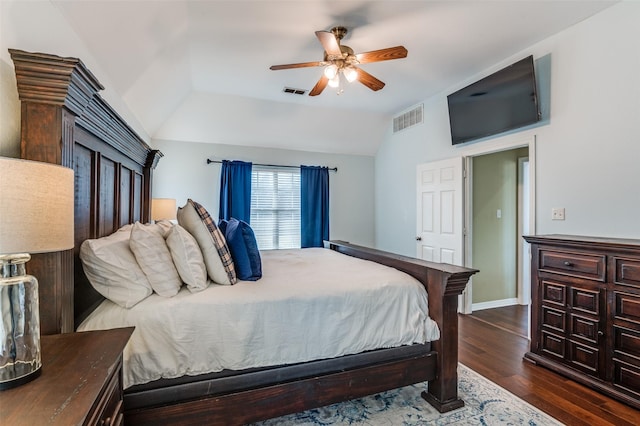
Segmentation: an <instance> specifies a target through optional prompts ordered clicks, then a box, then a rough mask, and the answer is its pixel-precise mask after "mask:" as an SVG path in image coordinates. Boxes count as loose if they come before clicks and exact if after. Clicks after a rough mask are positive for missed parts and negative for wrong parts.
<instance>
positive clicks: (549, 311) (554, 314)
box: [541, 306, 567, 333]
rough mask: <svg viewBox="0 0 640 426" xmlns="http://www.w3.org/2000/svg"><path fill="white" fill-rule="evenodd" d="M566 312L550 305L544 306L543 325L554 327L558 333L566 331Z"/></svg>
mask: <svg viewBox="0 0 640 426" xmlns="http://www.w3.org/2000/svg"><path fill="white" fill-rule="evenodd" d="M565 317H566V316H565V313H564V311H561V310H559V309H554V308H552V307H549V306H543V307H542V318H541V319H542V326H543V327H549V328H552V329H554V330H555V331H556V332H558V333H564V332H565V330H566V329H567V324H566V320H565Z"/></svg>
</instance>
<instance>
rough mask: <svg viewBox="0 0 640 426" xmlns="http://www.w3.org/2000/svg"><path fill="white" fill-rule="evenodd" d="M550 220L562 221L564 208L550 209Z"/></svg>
mask: <svg viewBox="0 0 640 426" xmlns="http://www.w3.org/2000/svg"><path fill="white" fill-rule="evenodd" d="M551 220H564V207H554V208H552V209H551Z"/></svg>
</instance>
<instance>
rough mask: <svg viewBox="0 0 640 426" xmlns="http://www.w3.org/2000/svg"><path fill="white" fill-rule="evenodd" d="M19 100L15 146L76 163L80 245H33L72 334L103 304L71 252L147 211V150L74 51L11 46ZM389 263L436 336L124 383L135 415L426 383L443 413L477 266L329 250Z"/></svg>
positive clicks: (283, 406) (156, 417)
mask: <svg viewBox="0 0 640 426" xmlns="http://www.w3.org/2000/svg"><path fill="white" fill-rule="evenodd" d="M10 54H11V57H12V59H13V62H14V66H15V72H16V80H17V86H18V94H19V97H20V100H21V112H22V128H21V155H22V157H23V158H27V159H31V160H39V161H46V162H51V163H56V164H61V165H64V166H67V167H70V168H73V169H74V171H75V247H74V249H72V250H69V251H65V252H58V253H50V254H39V255H34V256H33V259H32V261H31V262H30V264H29V268H30V271H31V273H33V274H34V275H36V276H38V277H39V280H40V300H41V301H42V303H41V306H40V310H41V331H42V333H43V334H55V333H60V332H63V333H64V332H74V331H75V330H76V327H77V326H78V325H80V324H81V323H82V322H83V321H84V320H85V319H87V318H88V317H90V316H91V314H92V312H94V311H95V310H96V309H97V308H98V306H100V305H101V304H102V302H103V297H102V296H101V295H100V294H99V293H97V292H96V291H95V290H94V289H93V288H92V286H91V285H90V284H89V282H88V280H87V277H86V275H85V273H84V271H83V269H82V265H81V262H80V260H79V259H78V255H79V250H80V245H81V244H82V242H83V241H85V240H87V239H95V238H100V237H103V236H107V235H109V234H111V233H113V232H114V231H116V230H117V229H118V228H120V227H121V226H123V225H126V224H128V223H133V222H135V221H141V222H147V221H148V220H149V218H150V200H151V186H152V178H153V169H154V168H155V166H156V164H157V162H158V161H159V160H160V158H161V157H162V153H160V152H159V151H157V150H153V149H151V148H150V147H149V146H148V145H147V144H146V143H145V142H144V141H143V140H142V139H141V138H140V137H139V136H138V135H137V134H136V132H135V131H134V130H133V129H132V127H131V126H129V125H128V124H127V123H126V122H125V121H124V120H123V119H122V118H121V117H120V116H119V115H118V114H117V113H116V112H115V110H114V109H113V108H112V107H111V106H110V105H109V104H108V103H107V102H106V101H105V100H104V99H103V98H102V97H101V96H100V95H99V94H98V92H99V91H100V90H102V89H103V87H102V85H101V84H100V82H99V81H98V80H97V78H96V77H95V76H94V75H93V74H92V73H91V72H90V71H89V70H88V69H87V68H86V66H85V65H84V64H83V63H82V61H80V60H79V59H77V58H64V57H59V56H56V55H50V54H43V53H30V52H24V51H20V50H14V49H10ZM321 250H330V251H332V253H339V254H340V255H341V256H350V257H355V258H360V259H364V260H367V261H372V262H376V263H378V264H380V265H385V266H390V267H392V268H395V269H397V270H398V271H402V272H404V273H406V274H408V275H410V276H412V277H414V278H415V279H416V280H417V281H418V282H419V283H420V284H421V285H422V286H424V288H425V289H426V290H427V294H428V311H429V317H430V318H431V319H432V320H433V321H434V322H435V323H436V324H437V328H438V330H439V334H440V337H439V339H438V340H435V341H433V342H430V343H420V344H408V345H402V346H400V347H388V348H383V349H375V350H365V351H364V352H360V353H354V354H348V355H343V356H337V357H333V358H325V359H317V360H312V361H305V362H299V363H287V364H284V365H276V366H268V367H255V368H245V369H241V370H224V371H222V372H215V373H203V374H198V375H195V376H190V375H186V376H180V377H175V378H169V379H160V380H154V381H152V382H150V383H147V384H141V385H136V386H131V387H129V388H128V389H127V390H126V391H125V396H124V411H125V421H126V422H127V423H131V424H205V423H208V424H244V423H249V422H254V421H258V420H261V419H267V418H272V417H276V416H279V415H283V414H287V413H292V412H298V411H303V410H305V409H309V408H313V407H318V406H323V405H327V404H330V403H334V402H339V401H344V400H348V399H352V398H355V397H359V396H364V395H370V394H374V393H378V392H381V391H384V390H389V389H394V388H398V387H401V386H405V385H408V384H413V383H418V382H423V381H428V382H429V387H428V390H427V391H425V392H424V393H423V397H424V398H425V399H426V400H427V401H428V402H429V403H430V404H432V405H433V406H434V407H435V408H436V409H438V410H439V411H442V412H444V411H449V410H452V409H455V408H459V407H461V406H462V405H463V404H464V402H463V401H462V400H460V399H459V398H458V394H457V370H456V369H457V364H458V319H457V306H458V296H459V295H460V294H461V293H462V291H463V290H464V288H465V286H466V284H467V282H468V280H469V277H470V276H471V275H472V274H473V273H475V272H476V271H475V270H473V269H468V268H463V267H458V266H453V265H448V264H437V263H431V262H426V261H422V260H417V259H413V258H409V257H405V256H400V255H394V254H391V253H387V252H383V251H380V250H376V249H370V248H366V247H361V246H357V245H353V244H349V243H347V242H342V241H328V242H326V243H325V248H324V249H321Z"/></svg>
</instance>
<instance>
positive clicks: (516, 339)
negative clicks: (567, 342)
mask: <svg viewBox="0 0 640 426" xmlns="http://www.w3.org/2000/svg"><path fill="white" fill-rule="evenodd" d="M523 316H524V319H523ZM459 317H460V339H459V351H460V352H459V353H460V354H459V359H460V362H461V363H463V364H464V365H466V366H467V367H469V368H471V369H472V370H474V371H476V372H478V373H480V374H481V375H483V376H484V377H486V378H488V379H489V380H491V381H493V382H494V383H497V384H498V385H500V386H502V387H503V388H505V389H507V390H509V391H510V392H511V393H513V394H514V395H517V396H518V397H520V398H522V399H523V400H525V401H527V402H528V403H530V404H531V405H533V406H535V407H538V408H539V409H541V410H543V411H545V412H546V413H548V414H550V415H551V416H553V417H555V418H556V419H558V420H559V421H561V422H563V423H565V424H567V425H570V426H573V425H585V426H586V425H589V426H594V425H616V426H623V425H625V426H626V425H629V426H631V425H639V424H640V411H639V410H636V409H634V408H631V407H629V406H628V405H625V404H623V403H621V402H618V401H616V400H614V399H611V398H609V397H607V396H604V395H602V394H600V393H598V392H595V391H593V390H591V389H589V388H587V387H585V386H582V385H580V384H578V383H576V382H574V381H572V380H569V379H566V378H564V377H563V376H560V375H558V374H556V373H554V372H552V371H550V370H547V369H546V368H543V367H540V366H537V365H534V364H532V363H530V362H528V361H524V360H523V356H524V354H525V352H527V350H528V348H529V341H528V340H527V338H526V337H524V336H526V334H527V328H528V325H527V324H528V323H527V309H526V307H524V308H523V307H508V308H496V309H487V310H483V311H478V312H474V313H473V314H472V315H459Z"/></svg>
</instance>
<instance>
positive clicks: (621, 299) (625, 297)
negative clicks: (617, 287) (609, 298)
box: [613, 291, 640, 325]
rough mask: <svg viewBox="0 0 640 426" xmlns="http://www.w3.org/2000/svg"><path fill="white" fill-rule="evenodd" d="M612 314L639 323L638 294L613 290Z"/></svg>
mask: <svg viewBox="0 0 640 426" xmlns="http://www.w3.org/2000/svg"><path fill="white" fill-rule="evenodd" d="M613 298H614V303H613V316H614V318H615V319H618V320H623V321H631V322H634V323H636V324H639V325H640V296H638V295H635V294H629V293H623V292H619V291H614V293H613Z"/></svg>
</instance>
